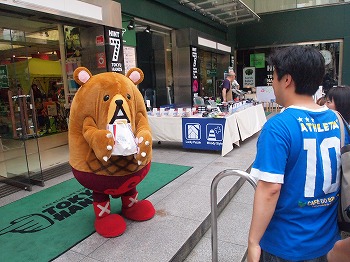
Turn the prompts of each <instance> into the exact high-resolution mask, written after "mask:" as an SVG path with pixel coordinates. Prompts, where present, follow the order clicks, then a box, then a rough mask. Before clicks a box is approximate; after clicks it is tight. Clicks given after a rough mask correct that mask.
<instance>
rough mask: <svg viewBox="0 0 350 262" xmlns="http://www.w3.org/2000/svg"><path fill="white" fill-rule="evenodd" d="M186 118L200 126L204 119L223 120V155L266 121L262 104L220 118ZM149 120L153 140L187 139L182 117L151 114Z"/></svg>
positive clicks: (207, 120) (176, 140)
mask: <svg viewBox="0 0 350 262" xmlns="http://www.w3.org/2000/svg"><path fill="white" fill-rule="evenodd" d="M184 119H185V120H186V122H191V124H193V125H194V126H195V125H196V122H198V126H200V125H201V122H203V120H205V121H206V122H207V123H210V124H211V122H212V124H213V125H215V124H217V123H220V122H221V123H222V125H223V126H224V128H223V134H222V141H221V143H220V147H219V148H220V150H221V155H222V156H224V155H226V154H227V153H229V152H230V151H231V150H232V149H233V144H235V145H238V146H239V142H240V141H244V140H245V139H247V138H248V137H250V136H252V135H254V134H255V133H257V132H259V131H260V130H261V128H262V126H263V125H264V124H265V122H266V116H265V112H264V108H263V106H262V105H261V104H259V105H255V106H250V107H247V108H245V109H243V110H239V111H237V112H235V113H233V114H231V115H229V116H227V117H226V118H222V119H219V120H218V119H213V118H200V117H188V118H184ZM220 120H221V121H220ZM148 121H149V123H150V126H151V130H152V138H153V141H169V142H183V141H184V140H185V139H184V134H183V130H186V129H184V126H183V121H182V118H181V117H169V116H162V117H157V116H149V117H148ZM202 125H203V124H202ZM206 125H208V124H206ZM203 128H205V127H203ZM186 148H189V147H188V145H186ZM194 148H195V147H194ZM209 150H210V149H209Z"/></svg>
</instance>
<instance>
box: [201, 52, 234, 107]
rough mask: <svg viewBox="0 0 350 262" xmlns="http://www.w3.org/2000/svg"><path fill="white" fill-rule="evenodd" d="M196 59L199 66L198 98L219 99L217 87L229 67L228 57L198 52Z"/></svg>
mask: <svg viewBox="0 0 350 262" xmlns="http://www.w3.org/2000/svg"><path fill="white" fill-rule="evenodd" d="M198 57H199V65H200V70H199V72H200V88H199V96H200V97H203V98H205V97H207V98H212V99H214V100H216V98H218V97H219V98H220V97H221V89H220V87H219V86H220V84H221V83H222V81H223V80H224V73H225V72H227V70H228V67H229V65H230V60H229V58H230V56H229V55H228V54H226V55H224V54H217V53H212V52H209V51H205V50H199V52H198Z"/></svg>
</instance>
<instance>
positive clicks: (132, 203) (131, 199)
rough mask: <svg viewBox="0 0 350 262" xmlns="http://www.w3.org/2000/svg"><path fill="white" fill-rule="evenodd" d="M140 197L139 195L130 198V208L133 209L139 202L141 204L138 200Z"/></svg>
mask: <svg viewBox="0 0 350 262" xmlns="http://www.w3.org/2000/svg"><path fill="white" fill-rule="evenodd" d="M138 195H139V193H137V194H136V196H135V198H132V197H129V200H130V204H129V205H128V207H132V206H133V205H134V204H136V203H137V202H139V201H138V200H137V196H138Z"/></svg>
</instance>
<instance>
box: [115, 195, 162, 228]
mask: <svg viewBox="0 0 350 262" xmlns="http://www.w3.org/2000/svg"><path fill="white" fill-rule="evenodd" d="M137 195H138V193H135V194H134V195H131V196H122V203H123V206H122V214H123V216H125V217H126V218H128V219H130V220H134V221H145V220H149V219H151V218H152V217H154V215H155V213H156V211H155V209H154V207H153V204H152V203H151V202H150V201H148V200H141V201H138V200H137Z"/></svg>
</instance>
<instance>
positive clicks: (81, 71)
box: [73, 67, 92, 85]
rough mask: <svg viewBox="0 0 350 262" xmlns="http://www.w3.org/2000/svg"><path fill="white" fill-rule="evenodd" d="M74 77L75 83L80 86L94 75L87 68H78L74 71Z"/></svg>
mask: <svg viewBox="0 0 350 262" xmlns="http://www.w3.org/2000/svg"><path fill="white" fill-rule="evenodd" d="M73 77H74V80H75V82H77V83H78V84H79V85H83V84H85V83H86V82H87V81H88V80H89V79H90V78H91V77H92V74H91V72H90V71H89V69H87V68H85V67H78V68H77V69H75V70H74V74H73Z"/></svg>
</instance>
